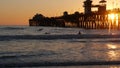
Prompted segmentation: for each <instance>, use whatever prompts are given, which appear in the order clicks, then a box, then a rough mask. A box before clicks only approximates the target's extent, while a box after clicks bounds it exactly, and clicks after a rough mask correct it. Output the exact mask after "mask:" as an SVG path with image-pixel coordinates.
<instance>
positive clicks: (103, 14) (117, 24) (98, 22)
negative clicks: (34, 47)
mask: <svg viewBox="0 0 120 68" xmlns="http://www.w3.org/2000/svg"><path fill="white" fill-rule="evenodd" d="M83 3H84V5H83V7H84V13H79V12H75V13H74V14H68V12H67V11H65V12H64V13H63V16H59V17H51V18H48V17H44V16H43V15H41V14H36V15H35V16H34V17H33V18H32V19H30V20H29V25H30V26H54V27H78V28H85V29H120V9H119V8H117V9H116V8H114V9H113V10H107V9H106V1H105V0H101V1H100V2H99V4H98V5H94V4H92V1H91V0H86V1H84V2H83ZM92 8H97V9H98V10H97V11H92Z"/></svg>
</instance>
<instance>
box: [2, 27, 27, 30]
mask: <svg viewBox="0 0 120 68" xmlns="http://www.w3.org/2000/svg"><path fill="white" fill-rule="evenodd" d="M0 29H5V30H24V29H25V28H22V27H3V28H0Z"/></svg>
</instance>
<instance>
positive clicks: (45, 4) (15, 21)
mask: <svg viewBox="0 0 120 68" xmlns="http://www.w3.org/2000/svg"><path fill="white" fill-rule="evenodd" d="M84 1H85V0H0V25H28V20H29V19H30V18H32V17H33V15H35V14H36V13H40V14H43V15H44V16H49V17H51V16H60V15H62V13H63V12H64V11H68V12H69V13H74V12H75V11H79V12H83V11H84V8H83V2H84ZM99 1H100V0H93V4H98V3H99ZM113 1H114V0H109V1H107V9H112V8H113V5H114V6H115V7H120V5H119V4H117V3H120V1H119V0H115V2H113ZM113 3H114V4H113Z"/></svg>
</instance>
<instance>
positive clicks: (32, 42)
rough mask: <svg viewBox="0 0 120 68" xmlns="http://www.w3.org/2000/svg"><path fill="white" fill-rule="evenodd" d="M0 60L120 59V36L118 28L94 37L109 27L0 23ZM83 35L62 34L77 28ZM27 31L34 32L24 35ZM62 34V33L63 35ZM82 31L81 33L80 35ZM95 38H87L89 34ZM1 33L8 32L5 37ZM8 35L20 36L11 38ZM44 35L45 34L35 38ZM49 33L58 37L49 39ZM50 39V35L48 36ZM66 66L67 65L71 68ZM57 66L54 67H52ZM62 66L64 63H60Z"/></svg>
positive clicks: (98, 60) (44, 61)
mask: <svg viewBox="0 0 120 68" xmlns="http://www.w3.org/2000/svg"><path fill="white" fill-rule="evenodd" d="M0 31H1V32H0V39H1V38H2V39H4V40H2V39H1V41H0V62H1V64H8V63H18V64H19V63H46V62H52V63H64V62H65V63H66V62H68V64H69V62H103V61H120V59H119V58H120V39H119V37H118V38H117V37H114V36H119V35H120V31H119V30H111V33H110V36H113V37H110V38H108V37H107V38H102V37H101V38H97V36H101V35H105V36H107V35H109V33H108V30H100V29H99V30H86V29H79V28H57V27H28V26H1V27H0ZM79 31H80V32H81V33H82V35H84V36H86V37H85V38H81V37H80V38H71V39H70V38H65V39H63V38H61V37H66V36H67V35H70V36H74V35H75V36H77V35H78V32H79ZM28 35H29V37H30V36H33V37H31V38H30V39H28V38H27V39H26V37H27V36H28ZM63 35H65V36H63ZM82 35H81V36H82ZM94 35H96V36H95V38H89V39H88V38H87V36H92V37H94ZM4 36H8V37H7V38H5V37H4ZM11 36H16V37H17V36H23V38H19V39H18V38H13V37H11ZM34 36H38V37H39V36H43V38H44V37H46V36H47V38H46V39H41V37H40V38H37V39H36V38H34ZM50 36H52V37H54V36H55V37H56V36H57V37H58V38H57V39H52V38H51V37H50ZM49 37H50V38H51V39H50V38H49ZM70 67H71V68H76V67H78V68H79V67H81V68H89V67H91V68H93V67H94V68H96V67H97V68H98V67H100V68H101V67H103V68H111V67H119V65H118V66H114V65H111V66H105V65H104V66H100V65H98V66H97V65H94V66H70ZM70 67H68V68H70ZM55 68H56V67H55ZM60 68H64V66H62V67H60Z"/></svg>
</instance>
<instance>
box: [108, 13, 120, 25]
mask: <svg viewBox="0 0 120 68" xmlns="http://www.w3.org/2000/svg"><path fill="white" fill-rule="evenodd" d="M108 19H109V21H110V23H111V24H113V25H115V26H118V14H116V13H111V14H108Z"/></svg>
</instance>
